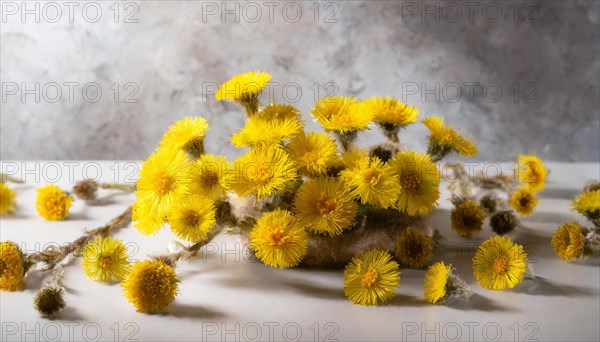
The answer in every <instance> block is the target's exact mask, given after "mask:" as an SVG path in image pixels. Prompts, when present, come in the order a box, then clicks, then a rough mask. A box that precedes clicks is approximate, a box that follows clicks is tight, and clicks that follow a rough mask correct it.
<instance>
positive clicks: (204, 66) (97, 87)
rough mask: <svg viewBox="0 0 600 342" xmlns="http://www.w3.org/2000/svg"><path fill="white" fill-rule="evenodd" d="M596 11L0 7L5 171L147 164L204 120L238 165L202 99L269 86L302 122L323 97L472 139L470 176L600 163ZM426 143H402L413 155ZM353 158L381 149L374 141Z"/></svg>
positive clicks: (419, 139) (220, 111)
mask: <svg viewBox="0 0 600 342" xmlns="http://www.w3.org/2000/svg"><path fill="white" fill-rule="evenodd" d="M599 8H600V5H599V4H598V2H596V1H519V2H515V1H470V2H462V1H266V2H262V1H227V2H224V1H143V2H142V1H138V2H130V1H107V2H104V1H103V2H100V1H86V2H78V1H71V2H68V3H67V2H60V1H59V2H31V1H29V2H21V1H4V0H3V1H2V22H1V30H0V31H1V33H0V38H1V43H0V45H1V47H0V50H1V55H0V57H1V61H0V62H1V63H0V79H1V82H2V102H1V116H0V122H1V148H0V152H1V158H2V159H3V160H9V159H135V160H137V159H144V158H145V157H146V156H147V155H148V154H149V153H150V152H151V151H152V150H153V149H154V147H155V145H156V144H157V142H158V141H159V140H160V137H161V135H162V133H163V132H164V130H165V129H166V128H167V126H168V125H169V124H170V123H172V122H174V121H176V120H177V119H179V118H182V117H184V116H187V115H202V116H204V117H206V118H207V120H208V121H209V123H210V124H211V126H212V128H211V131H210V132H209V134H208V139H207V148H208V150H209V151H210V152H213V153H223V154H226V155H228V156H229V157H232V158H233V157H234V156H236V155H238V154H239V153H240V151H238V150H236V149H234V148H233V147H231V146H230V145H229V137H230V136H231V134H232V133H234V132H235V131H237V130H238V129H240V128H241V127H242V125H243V116H244V115H243V112H242V111H241V110H240V109H238V108H237V107H236V106H235V105H233V104H229V103H218V102H216V101H215V100H214V96H213V94H214V93H215V91H216V87H217V85H218V84H220V83H221V82H224V81H226V80H227V79H228V78H230V77H231V76H233V75H235V74H237V73H241V72H245V71H249V70H255V69H256V70H263V71H268V72H269V73H271V74H272V76H273V79H272V82H273V85H272V86H271V87H270V88H269V92H268V93H267V94H266V95H267V96H265V97H267V98H273V99H275V100H276V101H282V100H288V101H290V102H292V103H293V104H294V105H295V106H297V107H298V108H299V109H301V110H302V112H303V114H304V115H305V120H306V122H307V126H308V129H309V130H318V129H319V127H318V126H317V125H316V124H315V123H314V122H312V120H311V119H310V117H309V115H308V113H309V111H310V108H311V106H312V104H313V103H314V101H315V99H317V98H321V97H325V96H329V95H351V96H357V97H360V98H367V97H370V96H373V95H391V96H395V97H398V98H401V99H403V100H405V101H406V102H408V103H410V104H412V105H414V106H417V107H418V108H420V109H421V117H426V116H430V115H440V116H443V117H445V118H446V120H447V121H448V122H449V123H451V124H453V125H454V126H456V127H460V128H461V129H463V130H464V131H466V132H468V133H469V134H470V135H471V137H472V138H473V139H474V140H475V141H476V142H477V144H478V146H479V147H480V151H481V152H480V154H479V156H478V157H477V159H479V160H493V161H506V160H513V159H514V158H515V156H516V154H517V153H519V152H533V153H537V154H539V155H541V156H542V157H543V158H546V159H548V160H559V161H593V162H597V161H599V160H600V156H599V153H600V152H599V145H600V128H599V127H600V111H599V108H600V105H599V90H600V89H599V80H600V75H599V69H600V51H599V39H600V36H599V32H600V27H599V25H600V10H599ZM425 137H426V129H425V128H424V127H423V126H422V125H421V124H416V125H412V126H411V127H409V128H408V129H407V130H406V131H404V133H403V135H402V140H403V142H405V143H406V144H407V145H408V146H410V147H412V148H416V149H420V150H424V149H425ZM361 139H362V142H363V143H370V142H374V141H376V140H377V139H380V138H379V137H378V135H377V134H374V133H373V132H370V133H369V134H366V135H363V136H362V137H361Z"/></svg>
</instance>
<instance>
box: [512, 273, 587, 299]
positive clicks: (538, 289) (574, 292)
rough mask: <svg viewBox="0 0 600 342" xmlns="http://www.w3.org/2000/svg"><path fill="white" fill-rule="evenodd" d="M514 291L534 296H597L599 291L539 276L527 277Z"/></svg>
mask: <svg viewBox="0 0 600 342" xmlns="http://www.w3.org/2000/svg"><path fill="white" fill-rule="evenodd" d="M512 291H514V292H517V293H523V294H529V295H534V296H565V297H570V296H590V297H592V296H597V295H598V291H597V290H595V289H590V288H586V287H581V286H572V285H560V284H556V283H553V282H551V281H550V280H548V279H546V278H544V277H540V276H537V277H536V278H535V279H525V280H524V281H523V283H521V284H520V285H519V286H517V287H515V288H514V289H513V290H512Z"/></svg>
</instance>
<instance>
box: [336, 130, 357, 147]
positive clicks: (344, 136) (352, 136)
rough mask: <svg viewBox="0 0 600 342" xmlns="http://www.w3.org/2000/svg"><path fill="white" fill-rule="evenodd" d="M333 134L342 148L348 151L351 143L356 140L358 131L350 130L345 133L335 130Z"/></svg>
mask: <svg viewBox="0 0 600 342" xmlns="http://www.w3.org/2000/svg"><path fill="white" fill-rule="evenodd" d="M335 135H336V136H337V138H338V140H339V142H340V145H341V146H342V150H343V151H348V150H350V147H352V144H353V143H354V141H355V140H356V137H357V136H358V131H350V132H345V133H340V132H336V133H335Z"/></svg>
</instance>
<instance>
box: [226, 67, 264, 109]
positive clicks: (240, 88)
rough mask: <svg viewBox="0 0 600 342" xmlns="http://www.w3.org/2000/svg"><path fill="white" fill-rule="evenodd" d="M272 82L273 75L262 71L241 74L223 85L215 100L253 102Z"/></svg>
mask: <svg viewBox="0 0 600 342" xmlns="http://www.w3.org/2000/svg"><path fill="white" fill-rule="evenodd" d="M270 80H271V75H269V74H268V73H266V72H262V71H250V72H247V73H245V74H240V75H237V76H234V77H233V78H232V79H230V80H229V81H227V82H225V83H223V84H221V87H220V88H219V90H218V91H217V93H216V94H215V98H216V99H217V101H223V100H229V101H234V102H249V101H253V100H255V99H257V98H258V96H259V95H260V93H261V92H262V90H263V89H264V88H265V86H266V85H267V83H268V82H269V81H270Z"/></svg>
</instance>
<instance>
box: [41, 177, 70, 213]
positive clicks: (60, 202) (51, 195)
mask: <svg viewBox="0 0 600 342" xmlns="http://www.w3.org/2000/svg"><path fill="white" fill-rule="evenodd" d="M72 202H73V198H72V197H71V196H69V194H67V193H66V192H64V191H63V190H62V189H61V188H59V187H58V186H56V185H46V186H45V187H43V188H39V189H37V197H36V199H35V209H36V210H37V212H38V214H39V215H40V216H41V217H42V218H44V219H46V220H49V221H56V220H64V219H65V218H66V217H67V215H68V214H69V209H70V208H71V203H72Z"/></svg>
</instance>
